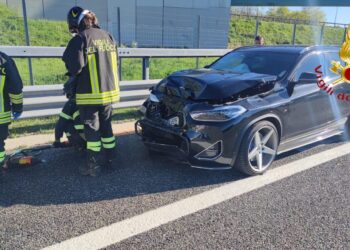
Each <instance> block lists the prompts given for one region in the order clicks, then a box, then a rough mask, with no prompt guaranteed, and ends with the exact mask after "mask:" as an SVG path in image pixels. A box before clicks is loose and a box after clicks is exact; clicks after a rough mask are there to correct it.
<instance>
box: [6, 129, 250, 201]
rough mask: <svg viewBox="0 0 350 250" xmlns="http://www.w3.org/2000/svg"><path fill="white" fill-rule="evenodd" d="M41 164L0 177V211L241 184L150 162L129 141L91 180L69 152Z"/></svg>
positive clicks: (225, 176)
mask: <svg viewBox="0 0 350 250" xmlns="http://www.w3.org/2000/svg"><path fill="white" fill-rule="evenodd" d="M41 158H44V159H45V160H46V161H47V162H46V163H43V164H40V165H37V166H31V167H28V168H20V169H19V168H16V169H11V170H8V171H7V172H6V173H5V174H3V176H1V177H0V191H1V193H0V206H3V207H7V206H11V205H15V204H29V205H37V206H42V205H50V204H70V203H84V202H93V201H101V200H111V199H119V198H125V197H131V196H137V195H142V194H150V193H159V192H166V191H172V190H178V189H184V188H193V187H200V186H207V185H213V184H221V183H225V182H229V181H232V180H237V179H240V178H244V176H243V175H241V174H240V173H238V172H235V171H230V170H227V171H208V170H199V169H192V168H190V167H188V166H187V165H182V164H179V163H175V162H172V161H169V160H168V159H167V158H163V157H154V156H153V157H152V158H151V157H150V156H149V154H148V152H147V150H146V148H145V147H144V146H143V144H142V142H141V141H140V139H139V138H138V137H137V136H135V135H127V136H121V137H119V138H118V150H117V160H116V163H115V165H116V171H114V172H113V173H109V174H102V175H101V176H100V177H97V178H90V177H84V176H80V175H79V173H78V166H79V165H80V164H83V163H84V159H82V158H79V157H78V156H77V155H76V154H75V152H74V150H73V149H50V150H46V151H43V153H42V155H41Z"/></svg>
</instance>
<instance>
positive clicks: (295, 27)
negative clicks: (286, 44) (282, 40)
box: [292, 22, 297, 45]
mask: <svg viewBox="0 0 350 250" xmlns="http://www.w3.org/2000/svg"><path fill="white" fill-rule="evenodd" d="M296 32H297V23H296V22H294V25H293V38H292V44H293V45H294V44H295V35H296Z"/></svg>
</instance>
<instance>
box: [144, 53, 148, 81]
mask: <svg viewBox="0 0 350 250" xmlns="http://www.w3.org/2000/svg"><path fill="white" fill-rule="evenodd" d="M148 79H149V57H143V58H142V80H148Z"/></svg>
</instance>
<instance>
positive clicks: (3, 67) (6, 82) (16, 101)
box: [0, 52, 23, 124]
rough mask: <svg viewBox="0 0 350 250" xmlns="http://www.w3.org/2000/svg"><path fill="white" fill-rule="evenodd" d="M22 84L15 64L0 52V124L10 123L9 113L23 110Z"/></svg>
mask: <svg viewBox="0 0 350 250" xmlns="http://www.w3.org/2000/svg"><path fill="white" fill-rule="evenodd" d="M22 89H23V83H22V79H21V77H20V75H19V73H18V70H17V67H16V64H15V62H14V61H13V60H12V58H10V57H9V56H7V55H6V54H4V53H2V52H0V124H9V123H11V111H14V112H22V110H23V92H22Z"/></svg>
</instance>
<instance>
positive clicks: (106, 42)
mask: <svg viewBox="0 0 350 250" xmlns="http://www.w3.org/2000/svg"><path fill="white" fill-rule="evenodd" d="M63 61H64V62H65V64H66V67H67V70H68V72H69V74H70V75H72V76H77V88H76V103H77V105H107V104H111V103H115V102H117V101H119V79H118V73H117V72H118V64H117V49H116V45H115V42H114V39H113V37H112V36H111V35H110V34H109V33H108V32H106V31H104V30H102V29H99V28H89V29H86V30H84V31H82V32H80V33H79V34H78V35H76V36H75V37H73V38H72V39H71V41H70V42H69V43H68V46H67V48H66V50H65V52H64V54H63Z"/></svg>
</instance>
